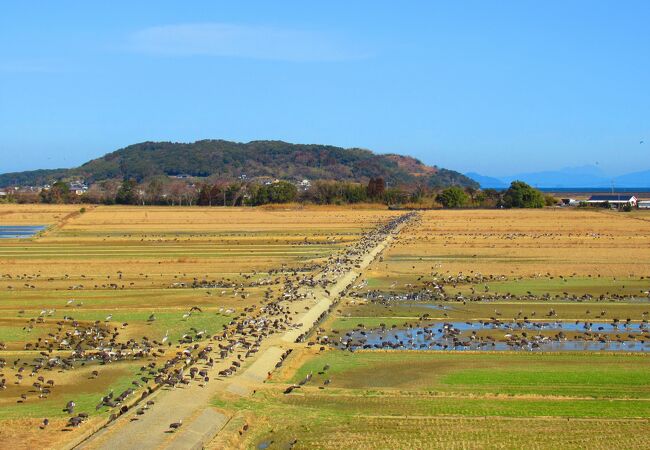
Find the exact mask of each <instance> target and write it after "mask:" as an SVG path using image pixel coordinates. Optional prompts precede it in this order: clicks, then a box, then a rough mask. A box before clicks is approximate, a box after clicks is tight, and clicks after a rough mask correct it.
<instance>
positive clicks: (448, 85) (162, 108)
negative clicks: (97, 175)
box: [0, 0, 650, 175]
mask: <svg viewBox="0 0 650 450" xmlns="http://www.w3.org/2000/svg"><path fill="white" fill-rule="evenodd" d="M648 49H650V2H648V1H624V2H618V1H613V0H612V1H608V2H605V1H594V0H592V1H577V0H564V1H532V0H531V1H527V0H519V1H492V2H489V1H445V2H442V1H441V2H435V1H421V2H420V1H409V2H394V1H390V2H389V1H378V0H374V1H360V0H357V1H349V0H348V1H336V0H328V1H326V2H325V1H323V2H312V1H304V0H303V1H280V0H278V1H273V2H270V1H259V2H254V1H238V2H225V1H223V2H221V1H183V2H178V1H176V2H166V1H155V2H153V1H152V2H147V1H137V2H135V1H128V2H121V1H110V2H98V1H97V2H95V1H78V2H70V1H61V0H59V1H56V2H44V1H39V2H31V1H27V0H21V1H10V0H5V1H3V2H2V8H1V9H0V153H1V154H2V155H3V157H2V158H1V159H0V172H7V171H15V170H26V169H35V168H53V167H68V166H74V165H78V164H80V163H82V162H85V161H87V160H89V159H92V158H94V157H97V156H100V155H102V154H104V153H106V152H109V151H112V150H115V149H117V148H121V147H124V146H126V145H129V144H132V143H136V142H141V141H146V140H170V141H184V142H186V141H194V140H198V139H205V138H222V139H229V140H237V141H249V140H256V139H282V140H286V141H290V142H300V143H327V144H333V145H339V146H344V147H363V148H370V149H372V150H375V151H378V152H396V153H402V154H411V155H414V156H416V157H418V158H420V159H422V160H423V161H424V162H426V163H428V164H437V165H439V166H442V167H448V168H452V169H456V170H460V171H463V172H466V171H475V172H479V173H485V174H490V175H504V174H509V173H517V172H525V171H537V170H545V169H553V168H559V167H565V166H581V165H587V164H596V163H597V164H598V166H599V167H601V168H603V169H604V170H605V171H606V172H607V173H610V174H619V173H624V172H630V171H636V170H642V169H648V168H650V56H649V55H650V53H649V51H648ZM641 140H645V141H646V142H645V143H644V144H641V143H640V141H641Z"/></svg>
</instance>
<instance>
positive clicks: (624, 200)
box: [587, 194, 637, 207]
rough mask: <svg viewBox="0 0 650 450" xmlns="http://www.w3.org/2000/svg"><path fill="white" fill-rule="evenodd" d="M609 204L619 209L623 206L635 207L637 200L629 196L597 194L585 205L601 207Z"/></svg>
mask: <svg viewBox="0 0 650 450" xmlns="http://www.w3.org/2000/svg"><path fill="white" fill-rule="evenodd" d="M603 203H609V204H610V205H611V206H614V207H621V206H624V205H630V206H636V203H637V198H636V197H635V196H634V195H630V194H597V195H592V196H591V197H590V198H589V200H587V204H589V205H602V204H603Z"/></svg>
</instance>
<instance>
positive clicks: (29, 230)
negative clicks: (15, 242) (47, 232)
mask: <svg viewBox="0 0 650 450" xmlns="http://www.w3.org/2000/svg"><path fill="white" fill-rule="evenodd" d="M44 229H45V226H43V225H24V226H22V225H0V239H20V238H29V237H32V236H34V235H35V234H36V233H38V232H40V231H43V230H44Z"/></svg>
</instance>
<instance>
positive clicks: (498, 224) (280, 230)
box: [0, 206, 650, 448]
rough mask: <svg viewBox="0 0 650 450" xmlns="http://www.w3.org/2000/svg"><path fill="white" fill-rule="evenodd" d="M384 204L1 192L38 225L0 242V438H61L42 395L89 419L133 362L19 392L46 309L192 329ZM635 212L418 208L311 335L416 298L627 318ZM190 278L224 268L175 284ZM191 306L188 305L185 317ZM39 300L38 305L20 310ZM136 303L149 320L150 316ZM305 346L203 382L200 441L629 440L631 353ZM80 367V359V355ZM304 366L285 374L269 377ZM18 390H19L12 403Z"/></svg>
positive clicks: (648, 253)
mask: <svg viewBox="0 0 650 450" xmlns="http://www.w3.org/2000/svg"><path fill="white" fill-rule="evenodd" d="M395 214H396V213H394V212H389V211H380V210H345V209H341V208H332V209H321V208H306V209H302V210H282V209H280V210H264V209H255V210H251V209H227V210H223V209H207V208H124V207H97V208H89V210H88V211H87V212H85V213H84V214H79V213H78V208H76V207H64V206H61V207H59V206H54V207H52V206H2V207H0V224H47V225H52V226H51V227H50V229H48V230H47V231H46V232H44V233H43V234H42V235H41V236H39V237H38V238H35V239H32V240H26V241H15V240H7V241H0V264H2V267H3V270H1V271H0V272H2V275H3V277H2V278H1V279H0V295H1V297H0V314H1V315H0V321H1V322H0V325H1V326H0V341H1V342H3V343H5V345H6V350H2V351H1V352H2V353H3V355H1V357H3V358H5V359H6V360H7V361H8V364H7V366H6V367H5V368H4V370H3V374H4V376H5V377H6V378H7V380H8V382H7V386H8V388H7V389H6V390H4V391H1V392H0V402H2V409H1V411H2V414H1V415H0V420H1V421H2V425H3V426H2V427H1V429H2V430H5V431H4V432H2V433H0V440H2V441H3V442H4V443H5V444H6V443H8V442H11V443H12V445H13V444H16V443H18V444H22V445H23V446H31V447H34V446H39V447H43V446H50V447H57V446H60V445H61V444H62V443H63V442H64V441H65V440H67V439H69V436H68V433H63V432H60V430H61V429H62V427H63V424H64V422H65V418H66V417H67V414H66V413H64V412H62V411H61V409H62V408H63V406H64V405H65V403H66V402H67V401H68V400H69V399H73V398H74V399H75V400H76V402H77V404H78V405H81V407H82V408H84V409H88V410H89V412H91V413H93V416H94V417H95V419H93V420H97V421H99V420H103V418H105V416H106V414H107V411H106V410H100V411H98V412H97V413H94V404H95V403H96V402H97V399H98V398H99V397H101V395H104V394H105V393H106V392H107V391H108V390H109V389H114V390H115V391H116V392H119V391H120V390H122V389H124V388H125V387H127V386H129V384H130V382H131V381H132V380H133V379H135V374H136V372H137V370H138V368H139V367H140V366H141V365H142V362H141V361H121V362H119V363H112V364H110V365H106V366H98V365H89V366H85V367H77V368H76V369H75V370H74V371H70V370H68V371H64V372H61V373H58V372H57V373H50V374H48V377H53V378H55V381H56V383H55V386H56V387H55V388H54V389H53V392H52V393H51V394H50V396H49V397H48V398H47V399H45V400H42V399H38V398H37V392H36V390H35V389H34V388H33V387H31V388H30V385H31V381H33V380H32V379H29V377H28V376H27V375H26V376H25V377H24V378H25V380H24V381H23V382H22V383H21V384H20V385H17V384H15V375H16V373H17V368H18V367H20V365H21V364H22V362H26V361H29V360H30V358H33V357H34V355H35V353H36V352H35V351H33V350H29V351H25V350H24V343H25V342H26V341H29V342H34V341H36V340H37V339H38V338H39V337H40V338H41V339H42V340H47V339H48V333H52V334H56V331H57V324H56V322H57V321H60V320H61V319H62V318H63V316H64V315H69V316H74V318H75V319H77V320H79V321H82V322H87V323H90V322H92V321H95V320H99V321H100V322H102V323H104V321H105V320H106V318H107V317H108V316H109V315H110V316H112V317H111V318H110V320H109V322H108V324H109V325H110V326H111V327H114V328H117V329H118V330H119V333H120V339H129V338H136V337H139V336H141V335H147V336H150V337H152V338H155V339H161V338H162V337H163V336H164V335H165V334H167V335H168V336H169V337H170V338H171V339H170V340H171V341H172V342H173V343H174V346H173V347H171V350H170V351H174V350H175V349H176V343H177V342H178V339H180V338H181V336H182V335H184V334H186V333H188V332H189V333H190V334H192V335H193V337H194V338H196V336H194V334H195V331H192V330H191V329H192V328H194V330H196V331H198V330H206V331H208V334H209V333H210V332H213V331H215V330H218V329H219V328H220V326H221V325H222V324H223V323H225V322H227V321H228V320H229V318H230V317H231V315H232V314H237V313H238V312H239V311H241V310H242V309H243V308H245V307H248V306H251V305H254V304H255V303H256V302H261V300H262V297H263V295H264V291H265V290H266V289H267V288H268V287H269V286H263V287H262V286H250V284H251V283H252V282H255V281H257V282H261V281H264V280H270V279H272V278H273V276H272V275H269V271H277V270H281V269H285V270H288V269H291V268H298V267H308V266H309V265H310V264H312V263H313V262H316V261H319V260H322V258H324V257H325V256H327V255H329V254H331V253H332V252H335V251H337V250H338V249H340V248H342V247H343V246H345V245H346V243H349V242H351V241H353V240H355V239H357V238H358V237H359V235H360V233H361V232H362V231H363V230H365V229H369V228H370V227H372V226H374V225H375V224H376V223H378V222H379V221H382V220H387V219H388V218H389V217H391V216H394V215H395ZM647 218H648V215H644V214H643V213H634V214H633V215H625V214H616V213H603V212H599V211H582V210H543V211H427V212H422V213H421V215H420V219H419V220H418V221H416V222H415V223H413V224H412V225H410V226H408V227H407V228H406V229H404V230H403V231H402V233H401V234H400V237H399V238H398V240H397V241H396V242H395V243H394V245H393V246H391V247H390V248H389V249H388V250H387V251H386V252H385V254H384V256H383V258H382V259H380V260H377V261H376V262H375V263H373V265H371V266H370V268H369V269H368V270H367V271H366V272H365V273H364V274H363V275H362V277H361V279H360V281H361V282H359V283H358V284H357V287H356V288H355V289H353V290H352V291H351V292H350V293H349V296H348V297H346V298H344V299H343V300H342V301H341V303H340V304H339V305H338V307H337V308H336V309H335V311H334V314H332V316H331V317H330V318H329V319H328V320H327V321H326V322H325V323H324V324H323V325H322V329H321V331H320V332H319V333H317V334H316V335H314V336H312V337H311V341H312V342H314V341H315V340H316V339H318V338H322V337H323V336H324V335H328V336H330V337H332V336H333V337H334V338H337V337H339V336H343V335H344V333H345V332H346V331H351V330H353V329H361V328H367V327H372V326H378V325H379V324H380V323H385V324H387V325H388V326H392V325H395V326H396V327H398V328H399V327H402V326H404V325H405V324H409V325H412V326H417V324H418V323H420V322H421V321H422V317H423V314H428V316H427V320H438V321H447V320H458V321H461V320H462V321H472V320H479V319H480V320H483V319H487V318H489V317H490V316H494V315H497V314H498V315H499V317H503V318H510V319H512V318H514V317H517V315H518V314H521V315H524V316H532V315H534V314H538V315H539V316H543V315H544V314H546V313H547V311H549V310H550V309H552V310H553V311H554V313H555V315H554V316H553V320H563V321H569V320H590V319H591V320H593V319H594V318H595V317H596V316H597V317H598V318H599V319H601V318H602V320H608V321H610V320H613V319H614V318H621V319H625V318H628V317H629V318H630V319H631V320H632V323H636V324H639V323H641V322H642V321H643V320H644V318H645V316H644V312H647V311H648V310H649V309H650V305H648V299H647V291H648V289H649V288H650V283H649V281H650V280H649V278H650V221H648V220H647ZM273 273H274V274H275V273H276V272H273ZM479 274H480V275H479ZM203 280H206V281H208V282H218V284H219V285H220V286H221V285H223V284H228V283H229V284H230V285H231V286H230V287H228V288H223V287H219V288H215V287H208V288H201V289H192V288H190V287H187V286H189V285H191V284H192V282H193V281H198V282H202V281H203ZM434 280H435V281H434ZM433 282H435V283H437V284H439V285H441V286H444V289H445V292H446V298H445V299H444V300H436V301H419V302H402V301H399V300H396V301H393V302H389V303H387V302H376V301H370V300H368V299H367V298H366V296H367V294H368V292H369V291H376V292H380V293H382V294H384V295H386V296H390V295H394V296H400V295H404V294H407V293H413V292H418V291H420V290H422V289H427V288H431V285H432V284H431V283H433ZM242 283H243V284H244V287H243V288H242V286H241V285H242ZM232 285H234V286H232ZM183 286H185V287H183ZM270 287H271V288H272V289H276V288H277V286H275V285H273V284H270ZM235 288H237V289H235ZM508 294H510V295H508ZM506 295H507V298H506V297H505V296H506ZM586 295H587V296H588V297H585V296H586ZM491 296H495V297H491ZM459 297H460V298H463V299H464V300H465V303H463V302H462V301H461V300H459V299H458V298H459ZM70 300H73V301H72V302H71V303H68V302H70ZM433 304H435V306H436V307H435V308H431V307H430V306H432V305H433ZM441 305H442V306H443V307H440V306H441ZM192 306H199V307H200V308H201V310H202V312H201V313H194V314H192V315H191V316H189V317H185V318H184V317H183V315H184V314H185V313H187V312H188V311H189V308H191V307H192ZM43 311H45V313H44V320H43V323H39V324H37V325H35V326H34V327H33V328H32V329H31V331H30V330H29V329H24V327H25V326H26V325H27V324H28V320H29V319H30V318H34V317H38V316H39V315H40V314H41V313H42V312H43ZM602 312H604V314H602V315H601V313H602ZM152 313H153V314H155V315H156V321H154V322H153V323H150V322H148V321H147V318H148V317H149V316H150V315H151V314H152ZM548 320H550V319H548ZM125 323H126V324H127V325H124V324H125ZM360 325H362V327H361V328H360V327H359V326H360ZM324 347H325V350H319V348H320V346H319V345H314V346H300V345H299V346H296V349H295V351H294V354H293V355H292V356H291V357H290V358H289V359H288V361H287V363H286V364H285V366H283V368H282V370H281V371H279V372H278V373H276V374H274V376H273V378H272V380H271V381H270V382H269V383H267V384H266V387H265V388H264V389H261V390H259V391H258V392H257V393H256V394H255V395H254V396H253V397H251V398H239V397H235V396H233V397H229V396H228V395H226V394H223V395H222V396H220V397H219V398H216V399H214V405H215V407H217V408H220V409H223V410H224V411H227V412H228V413H229V414H234V418H233V419H232V420H231V421H230V422H229V424H228V425H227V427H226V428H225V429H224V430H223V431H222V433H220V434H219V436H218V439H216V440H215V441H214V442H213V443H212V444H211V447H213V448H285V447H286V446H287V445H289V444H290V443H291V442H294V441H295V445H294V446H295V447H296V448H524V447H526V448H587V447H591V448H644V447H646V444H647V437H646V436H647V435H648V434H649V433H650V424H649V422H648V421H649V418H650V408H649V406H648V405H649V403H648V400H649V399H650V390H649V389H650V378H649V375H648V373H650V370H648V369H650V362H649V360H648V357H647V354H645V353H624V352H598V353H589V352H573V353H572V352H559V353H539V352H537V353H530V352H525V351H510V352H462V351H448V352H440V351H404V350H395V351H373V350H368V351H357V352H354V353H351V352H348V351H343V350H335V349H329V347H328V346H324ZM55 352H56V350H55ZM18 358H20V361H19V363H18V364H17V365H14V361H15V360H17V359H18ZM325 367H327V369H325ZM97 368H98V369H99V370H98V371H99V376H97V377H94V376H92V375H91V373H90V372H91V370H95V369H97ZM321 372H322V373H321ZM309 373H311V374H312V378H311V380H310V381H308V382H307V383H305V385H304V386H303V387H302V388H301V389H299V390H296V391H294V392H293V393H291V394H289V395H285V394H283V393H282V392H283V391H284V389H285V388H286V387H287V386H289V385H291V384H294V383H298V382H299V381H301V380H304V379H305V377H306V376H307V374H309ZM326 381H327V384H325V382H326ZM21 393H27V400H26V401H25V402H24V403H17V401H18V400H19V396H20V394H21ZM95 414H96V415H95ZM43 417H49V418H50V420H52V424H51V426H50V428H49V429H48V430H47V431H43V430H40V429H39V428H38V424H39V423H40V421H41V420H42V418H43ZM244 424H247V425H248V427H247V431H245V432H242V427H243V425H244ZM10 426H11V428H9V427H10ZM9 429H11V433H9V432H8V431H6V430H9ZM19 446H20V445H19Z"/></svg>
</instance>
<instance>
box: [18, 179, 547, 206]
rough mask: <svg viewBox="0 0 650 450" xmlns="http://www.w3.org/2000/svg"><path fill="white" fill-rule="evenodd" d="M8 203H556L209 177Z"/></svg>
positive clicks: (453, 191)
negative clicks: (212, 179) (211, 179)
mask: <svg viewBox="0 0 650 450" xmlns="http://www.w3.org/2000/svg"><path fill="white" fill-rule="evenodd" d="M7 201H14V202H18V203H38V202H40V203H89V204H107V205H110V204H120V205H169V206H177V205H178V206H193V205H198V206H261V205H267V204H282V203H292V202H301V203H313V204H319V205H333V204H336V205H344V204H355V203H383V204H386V205H389V206H391V205H392V206H402V207H413V208H440V207H443V208H542V207H544V206H551V205H554V204H556V203H557V199H555V198H554V197H552V196H550V195H544V194H543V193H542V192H540V191H539V190H537V189H534V188H533V187H531V186H529V185H528V184H526V183H524V182H522V181H515V182H513V183H512V184H511V185H510V187H509V188H508V189H507V190H505V191H497V190H495V189H483V190H480V189H475V188H473V187H464V188H463V187H460V186H450V187H447V188H444V189H434V188H429V187H427V186H424V185H422V186H416V187H415V188H411V189H404V188H400V187H391V186H387V183H386V182H385V180H384V179H383V178H371V179H370V180H369V181H368V183H366V184H362V183H354V182H346V181H334V180H317V181H314V182H313V183H312V184H311V185H310V186H308V187H304V188H303V187H298V186H296V185H295V184H294V183H291V182H289V181H275V182H272V183H271V182H267V183H257V182H245V181H214V182H204V183H200V184H193V183H191V182H188V181H187V180H181V179H173V180H170V179H169V178H166V177H154V178H152V179H150V180H148V181H147V182H144V183H137V182H136V181H135V180H133V179H125V180H122V181H118V180H107V181H104V182H100V183H95V184H93V185H92V186H90V188H89V189H88V190H87V191H86V192H84V193H83V194H82V195H77V194H76V193H75V192H72V191H71V190H70V187H69V185H68V183H66V182H63V181H58V182H56V183H54V184H53V185H52V186H50V188H49V189H43V190H41V191H40V192H39V193H33V192H27V193H25V192H23V193H20V192H18V193H13V194H10V196H9V198H8V199H7Z"/></svg>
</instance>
